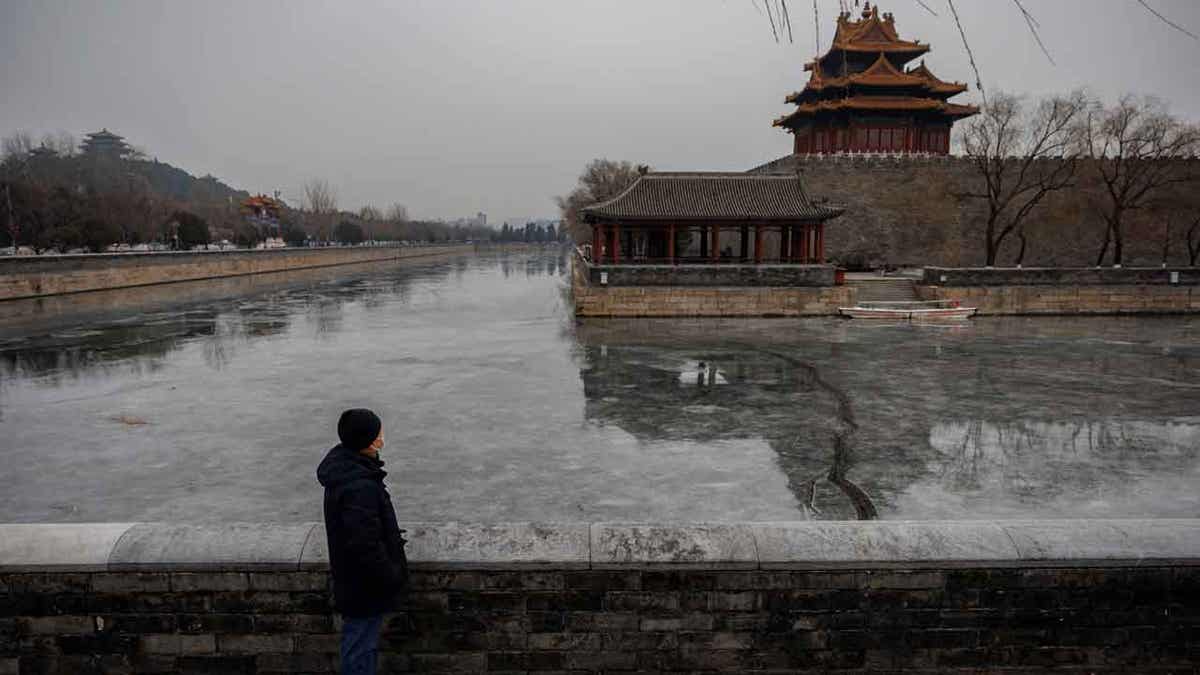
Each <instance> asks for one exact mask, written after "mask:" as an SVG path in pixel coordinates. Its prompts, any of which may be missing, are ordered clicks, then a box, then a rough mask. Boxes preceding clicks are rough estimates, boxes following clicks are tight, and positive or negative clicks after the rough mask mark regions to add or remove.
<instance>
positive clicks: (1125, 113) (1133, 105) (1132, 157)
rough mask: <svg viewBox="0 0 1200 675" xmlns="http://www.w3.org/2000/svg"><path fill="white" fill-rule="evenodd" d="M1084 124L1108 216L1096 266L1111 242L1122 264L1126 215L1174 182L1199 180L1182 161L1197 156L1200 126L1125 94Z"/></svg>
mask: <svg viewBox="0 0 1200 675" xmlns="http://www.w3.org/2000/svg"><path fill="white" fill-rule="evenodd" d="M1085 122H1086V123H1085V124H1084V126H1083V128H1084V132H1085V134H1086V137H1085V147H1086V149H1087V152H1088V155H1089V156H1090V158H1091V160H1092V161H1091V164H1092V166H1093V167H1095V168H1094V170H1095V172H1096V175H1097V178H1098V179H1099V180H1100V182H1101V183H1102V185H1103V190H1102V191H1101V192H1102V195H1103V197H1104V201H1103V203H1102V204H1100V205H1099V206H1098V210H1099V212H1100V216H1101V218H1102V219H1103V221H1104V226H1105V230H1104V242H1103V244H1102V245H1101V247H1100V254H1099V255H1098V256H1097V257H1096V265H1097V266H1099V265H1102V264H1104V257H1105V255H1107V253H1108V248H1109V245H1110V244H1111V245H1112V251H1113V255H1112V261H1113V265H1114V266H1120V265H1121V263H1122V260H1123V256H1124V252H1125V230H1124V226H1125V219H1126V216H1127V215H1128V214H1129V213H1130V212H1131V211H1136V210H1138V209H1141V208H1145V207H1146V206H1147V205H1148V204H1149V203H1150V202H1152V200H1154V198H1155V197H1156V196H1157V195H1158V193H1159V192H1160V191H1161V190H1163V189H1164V188H1167V187H1169V186H1171V185H1177V184H1180V183H1186V182H1190V181H1194V180H1196V178H1197V176H1195V175H1194V173H1193V170H1191V169H1190V167H1188V166H1186V164H1185V162H1182V161H1180V160H1184V159H1188V158H1191V157H1194V156H1195V154H1196V151H1197V148H1198V147H1200V130H1197V128H1196V127H1194V126H1190V125H1187V124H1185V123H1183V122H1181V121H1180V120H1179V119H1178V118H1176V117H1175V116H1173V115H1171V114H1170V112H1168V111H1167V109H1166V106H1165V105H1164V104H1163V103H1162V102H1161V101H1159V100H1157V99H1153V98H1139V97H1135V96H1132V95H1126V96H1124V97H1122V98H1121V100H1120V101H1118V102H1117V103H1116V105H1114V106H1112V107H1109V108H1101V107H1099V106H1094V107H1093V109H1092V110H1090V111H1089V113H1088V114H1087V116H1086V119H1085Z"/></svg>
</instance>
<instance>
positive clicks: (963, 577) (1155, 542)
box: [0, 520, 1200, 675]
mask: <svg viewBox="0 0 1200 675" xmlns="http://www.w3.org/2000/svg"><path fill="white" fill-rule="evenodd" d="M402 527H405V528H406V529H407V530H408V532H409V536H410V538H411V543H410V548H409V551H410V559H411V561H412V563H411V566H412V589H411V592H410V593H409V594H408V596H407V600H406V601H405V605H404V609H403V611H400V612H398V613H396V614H394V615H392V616H390V617H389V618H388V620H387V622H386V624H385V628H384V632H383V636H382V666H383V667H384V669H385V672H407V671H419V672H426V671H435V670H441V671H461V672H481V671H509V672H512V671H516V672H534V671H571V672H576V673H595V672H619V671H634V670H640V671H653V672H659V671H678V670H684V671H710V672H711V671H715V672H746V671H771V672H775V673H784V672H814V671H819V672H826V671H829V670H838V671H842V670H845V671H847V672H855V673H871V672H894V671H896V670H900V669H915V670H920V671H922V672H949V671H953V672H958V669H972V672H981V671H986V672H994V671H997V670H1003V671H1004V672H1010V673H1041V672H1046V671H1054V672H1058V671H1060V670H1062V671H1068V672H1078V673H1083V672H1089V673H1096V672H1114V673H1115V672H1164V673H1165V672H1193V670H1194V669H1195V668H1197V667H1198V666H1200V632H1198V628H1200V520H1113V521H1094V520H1079V521H1022V522H1004V521H999V522H986V521H981V522H887V521H882V522H881V521H874V522H816V521H806V522H791V523H726V524H679V525H649V524H623V523H592V524H588V523H570V524H538V523H493V524H477V525H472V524H463V523H444V524H435V523H406V524H402ZM327 564H328V563H327V552H326V547H325V532H324V530H323V528H322V526H321V525H320V524H315V523H298V524H282V525H281V524H226V525H183V524H89V525H74V524H62V525H35V524H30V525H0V673H3V674H4V675H14V674H16V673H71V674H75V673H104V672H114V673H116V672H121V673H124V672H147V673H150V672H153V673H276V672H279V673H282V672H311V673H329V672H333V671H334V664H335V661H336V658H337V656H336V655H337V651H338V628H339V623H338V622H339V619H338V618H337V616H336V614H335V613H334V612H333V611H332V609H331V606H330V595H329V577H328V574H327Z"/></svg>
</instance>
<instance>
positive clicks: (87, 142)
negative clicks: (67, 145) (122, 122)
mask: <svg viewBox="0 0 1200 675" xmlns="http://www.w3.org/2000/svg"><path fill="white" fill-rule="evenodd" d="M79 149H80V150H81V151H82V152H83V154H84V155H86V156H89V157H109V158H113V159H120V158H121V157H124V156H125V155H127V154H129V146H128V145H126V144H125V139H124V138H123V137H121V136H118V135H116V134H114V133H112V132H111V131H109V130H108V129H101V130H100V131H95V132H92V133H90V134H88V135H87V136H86V137H84V140H83V143H81V144H80V146H79Z"/></svg>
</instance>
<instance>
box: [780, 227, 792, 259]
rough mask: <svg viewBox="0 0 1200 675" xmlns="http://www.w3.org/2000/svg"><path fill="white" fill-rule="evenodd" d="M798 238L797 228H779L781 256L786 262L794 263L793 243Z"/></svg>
mask: <svg viewBox="0 0 1200 675" xmlns="http://www.w3.org/2000/svg"><path fill="white" fill-rule="evenodd" d="M795 238H796V228H795V227H794V226H792V225H781V226H780V227H779V249H780V250H779V256H780V257H781V258H783V261H784V262H792V241H793V240H794V239H795Z"/></svg>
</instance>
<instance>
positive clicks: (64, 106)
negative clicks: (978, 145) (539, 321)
mask: <svg viewBox="0 0 1200 675" xmlns="http://www.w3.org/2000/svg"><path fill="white" fill-rule="evenodd" d="M1148 1H1149V2H1150V4H1151V5H1153V6H1154V7H1156V8H1158V9H1160V10H1161V11H1163V12H1164V13H1165V14H1168V15H1169V16H1171V18H1173V19H1174V20H1176V21H1178V22H1180V23H1182V24H1184V25H1185V26H1187V27H1188V28H1190V29H1191V30H1192V31H1193V32H1200V1H1197V0H1148ZM818 4H819V6H820V11H821V13H822V14H821V22H820V30H821V39H822V41H823V42H824V43H826V45H825V46H827V43H828V41H829V40H830V38H831V37H832V33H833V25H834V21H833V20H834V17H835V16H836V12H837V7H838V3H837V1H836V0H818ZM926 4H928V5H930V6H931V7H933V8H934V9H935V10H936V11H938V13H939V15H940V16H932V15H930V14H929V13H927V12H926V11H925V10H924V9H922V8H921V7H920V6H919V5H918V4H917V3H916V2H915V0H893V1H891V2H884V3H883V5H882V9H883V10H884V11H891V12H893V13H894V14H895V15H896V22H897V27H898V29H899V31H900V34H901V36H902V37H906V38H917V39H921V40H923V41H926V42H929V43H931V44H932V45H933V52H932V53H931V54H930V55H929V56H928V58H927V63H928V64H929V65H930V67H931V69H932V70H933V71H934V72H935V73H936V74H937V75H939V76H940V77H942V79H952V80H959V81H972V80H973V78H972V76H971V73H970V67H969V65H968V63H967V59H966V55H965V53H964V51H963V48H962V44H961V42H960V40H959V37H958V34H957V32H956V30H955V28H954V24H953V21H952V20H951V18H950V15H949V11H948V10H947V8H946V3H945V0H926ZM957 4H958V7H959V11H960V14H961V16H962V19H963V23H964V27H965V29H966V31H967V35H968V38H970V39H971V41H972V46H973V48H974V49H975V52H976V57H977V58H978V61H979V67H980V70H981V71H982V73H983V77H984V84H985V85H986V86H987V87H989V88H991V89H1007V90H1015V91H1020V92H1027V93H1031V94H1035V95H1036V94H1045V93H1050V92H1060V91H1066V90H1069V89H1072V88H1075V87H1080V86H1086V87H1090V88H1091V89H1092V90H1093V91H1094V92H1095V93H1096V94H1098V95H1100V96H1103V97H1108V98H1112V97H1115V96H1118V95H1119V94H1120V93H1122V92H1125V91H1134V92H1138V93H1146V94H1153V95H1157V96H1160V97H1162V98H1164V99H1166V100H1167V102H1168V103H1169V104H1170V106H1171V108H1172V109H1173V110H1174V111H1175V112H1176V113H1178V114H1179V115H1181V116H1183V117H1186V118H1189V119H1192V120H1197V119H1200V87H1198V85H1200V67H1198V65H1197V64H1198V63H1200V42H1197V41H1195V40H1193V39H1192V38H1189V37H1188V36H1186V35H1183V34H1182V33H1179V32H1177V31H1174V30H1171V29H1169V28H1167V27H1166V26H1165V25H1163V24H1162V23H1160V22H1158V20H1157V19H1155V18H1154V17H1153V16H1151V15H1150V14H1149V13H1148V12H1147V11H1146V10H1145V9H1143V8H1142V7H1140V6H1139V5H1138V3H1137V2H1136V0H1025V3H1024V4H1025V5H1026V6H1027V7H1028V8H1029V9H1030V10H1031V11H1032V12H1033V13H1034V14H1035V15H1036V17H1037V18H1038V19H1039V20H1040V23H1041V30H1042V32H1043V36H1044V38H1045V41H1046V42H1047V44H1048V46H1049V48H1050V50H1051V53H1052V55H1053V56H1054V58H1055V60H1056V61H1057V65H1056V66H1055V65H1051V64H1050V63H1049V62H1048V61H1047V60H1046V58H1045V57H1044V56H1042V55H1041V53H1040V52H1039V51H1038V49H1037V46H1036V45H1035V44H1034V42H1033V40H1032V38H1031V37H1030V35H1029V33H1028V31H1027V29H1026V27H1025V25H1024V22H1023V20H1022V18H1021V17H1020V15H1019V14H1018V12H1017V10H1016V8H1015V6H1014V5H1013V3H1012V2H1009V1H1008V0H958V2H957ZM790 9H791V10H792V12H793V14H792V19H793V29H794V35H795V43H794V44H788V43H787V42H786V41H784V42H782V43H780V44H776V43H775V42H774V41H773V40H772V37H771V29H770V25H769V24H768V22H767V18H766V15H765V14H764V13H763V12H762V11H761V0H760V1H759V5H758V8H757V9H756V7H755V5H754V4H753V3H752V2H751V0H724V1H721V0H605V1H603V2H601V1H599V0H596V1H586V2H585V1H582V0H581V1H574V0H508V1H503V2H501V1H499V0H495V1H489V2H484V1H482V0H480V1H467V0H462V1H458V0H428V1H423V0H422V1H418V0H393V1H391V2H307V1H290V0H289V1H286V2H284V1H279V2H232V1H229V0H203V1H202V2H191V1H183V0H179V1H169V0H146V1H140V0H136V1H127V2H118V1H116V0H113V1H109V2H101V1H99V0H77V1H76V0H0V134H7V133H10V132H11V131H13V130H17V129H26V130H30V131H36V132H42V131H57V130H59V129H65V130H68V131H71V132H73V133H76V134H82V133H83V132H87V131H93V130H96V129H99V128H100V127H108V128H109V129H110V130H113V131H116V132H118V133H121V134H123V135H124V136H126V137H127V138H128V140H129V141H130V142H131V143H133V144H135V145H137V146H140V147H142V148H144V149H145V150H146V151H147V152H148V153H149V154H150V155H151V156H156V157H158V158H159V159H161V160H163V161H166V162H170V163H172V164H175V165H177V166H180V167H183V168H185V169H187V170H189V171H191V172H193V173H195V174H198V175H199V174H204V173H211V174H213V175H215V176H217V177H219V178H221V179H222V180H225V181H227V182H229V183H230V184H232V185H234V186H236V187H240V188H244V189H247V190H251V191H264V192H269V191H271V190H275V189H279V190H281V191H282V192H283V195H284V196H285V198H287V199H288V200H289V201H291V202H293V203H295V202H297V201H298V199H299V197H300V195H301V186H302V185H303V183H304V181H305V180H306V179H308V178H310V177H324V178H328V179H329V180H330V181H331V182H332V183H333V184H334V185H335V187H336V188H337V191H338V194H339V198H340V205H341V206H342V207H343V208H357V207H359V206H361V205H363V204H367V203H372V204H376V205H378V206H381V207H383V206H386V205H387V204H389V203H391V202H397V201H398V202H402V203H404V204H406V205H408V207H409V211H410V213H411V214H412V215H413V216H414V217H423V218H455V217H460V216H467V215H471V214H473V213H475V212H476V211H480V210H482V211H486V212H487V213H488V214H489V221H490V222H493V223H499V222H501V221H503V220H505V219H513V220H515V219H518V218H524V217H534V216H553V215H555V211H556V210H555V208H554V205H553V202H552V196H553V195H556V194H561V193H564V192H566V191H568V190H569V189H570V188H571V187H572V185H573V184H574V182H575V178H576V176H577V175H578V173H579V171H580V170H581V168H582V167H583V165H584V164H585V163H586V162H587V161H588V160H590V159H592V158H594V157H609V158H613V159H628V160H632V161H636V162H642V163H648V164H650V165H652V166H654V167H655V168H656V169H722V170H744V169H748V168H750V167H752V166H755V165H757V164H760V163H762V162H765V161H767V160H770V159H773V158H775V157H778V156H780V155H783V154H786V153H787V152H788V151H789V149H790V143H789V141H790V137H789V136H788V135H787V134H785V133H784V132H782V131H780V130H778V129H773V128H772V127H771V120H772V119H773V118H774V117H776V116H777V115H780V114H782V113H785V112H787V111H788V110H789V108H790V106H788V105H785V104H784V103H783V97H784V96H785V95H786V94H788V93H790V92H792V91H794V90H796V89H799V88H801V87H802V86H803V84H804V81H805V74H804V72H803V70H802V66H803V63H804V62H805V61H806V60H807V59H808V58H810V57H811V56H812V55H813V53H814V52H815V51H816V50H815V47H814V35H813V33H814V31H813V17H812V14H811V11H812V8H811V5H810V4H808V3H807V2H804V1H799V0H793V1H792V2H791V3H790ZM956 100H961V101H964V102H976V101H978V92H976V91H974V86H972V91H971V92H970V93H968V94H966V95H963V96H961V97H959V99H956Z"/></svg>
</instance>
